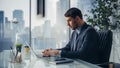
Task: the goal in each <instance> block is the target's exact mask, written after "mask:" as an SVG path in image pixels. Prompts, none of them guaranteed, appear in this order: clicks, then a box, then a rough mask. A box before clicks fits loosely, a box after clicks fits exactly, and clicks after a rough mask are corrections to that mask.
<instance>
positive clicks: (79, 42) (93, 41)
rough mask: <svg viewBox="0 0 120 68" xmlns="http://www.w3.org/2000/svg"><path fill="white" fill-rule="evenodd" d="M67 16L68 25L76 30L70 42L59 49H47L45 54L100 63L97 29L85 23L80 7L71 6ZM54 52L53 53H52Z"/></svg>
mask: <svg viewBox="0 0 120 68" xmlns="http://www.w3.org/2000/svg"><path fill="white" fill-rule="evenodd" d="M65 17H66V20H67V24H68V26H69V27H70V28H71V29H72V30H74V31H73V33H72V35H71V38H70V40H69V42H68V44H67V45H66V46H65V47H64V48H61V49H60V50H58V49H56V50H55V49H46V50H44V51H43V56H52V55H53V54H54V56H57V55H60V56H61V57H66V58H72V59H81V60H84V61H87V62H90V63H94V64H97V63H99V59H98V51H97V50H98V46H97V45H98V34H97V32H96V30H95V29H94V28H93V27H92V26H90V25H88V24H87V23H85V21H84V20H83V16H82V13H81V11H80V10H79V9H78V8H70V9H69V10H68V11H67V12H66V13H65ZM51 53H52V54H51Z"/></svg>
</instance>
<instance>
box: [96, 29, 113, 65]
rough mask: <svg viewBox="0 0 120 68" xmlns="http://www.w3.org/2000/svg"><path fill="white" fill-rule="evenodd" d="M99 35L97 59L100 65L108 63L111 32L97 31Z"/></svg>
mask: <svg viewBox="0 0 120 68" xmlns="http://www.w3.org/2000/svg"><path fill="white" fill-rule="evenodd" d="M98 35H99V43H98V45H99V58H100V63H104V62H109V57H110V53H111V47H112V35H113V34H112V31H111V30H104V31H98Z"/></svg>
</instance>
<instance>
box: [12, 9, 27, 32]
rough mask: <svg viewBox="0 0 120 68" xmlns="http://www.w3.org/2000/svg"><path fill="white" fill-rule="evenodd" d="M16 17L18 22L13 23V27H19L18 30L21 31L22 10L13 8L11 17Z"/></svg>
mask: <svg viewBox="0 0 120 68" xmlns="http://www.w3.org/2000/svg"><path fill="white" fill-rule="evenodd" d="M15 18H16V19H17V21H18V23H17V24H13V25H14V26H13V29H14V28H15V29H19V31H18V32H21V31H22V30H23V28H24V26H25V25H24V24H25V23H24V20H23V11H22V10H14V11H13V19H15Z"/></svg>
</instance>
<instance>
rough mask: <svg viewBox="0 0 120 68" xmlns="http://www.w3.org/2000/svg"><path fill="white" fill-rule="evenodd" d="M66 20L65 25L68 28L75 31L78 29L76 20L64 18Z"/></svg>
mask: <svg viewBox="0 0 120 68" xmlns="http://www.w3.org/2000/svg"><path fill="white" fill-rule="evenodd" d="M66 20H67V24H68V26H69V27H70V28H71V29H72V30H75V29H76V28H77V27H78V22H77V21H76V19H74V18H72V17H66Z"/></svg>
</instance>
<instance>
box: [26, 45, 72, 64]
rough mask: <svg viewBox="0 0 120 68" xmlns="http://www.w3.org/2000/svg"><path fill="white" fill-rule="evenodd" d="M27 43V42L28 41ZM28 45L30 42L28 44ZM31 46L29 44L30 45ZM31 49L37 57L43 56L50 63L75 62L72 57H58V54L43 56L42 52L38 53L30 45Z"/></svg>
mask: <svg viewBox="0 0 120 68" xmlns="http://www.w3.org/2000/svg"><path fill="white" fill-rule="evenodd" d="M26 44H27V43H26ZM27 45H28V44H27ZM28 46H29V45H28ZM29 48H30V50H31V51H32V52H33V54H34V55H35V56H36V57H37V58H42V59H44V60H47V61H48V62H49V63H51V64H63V63H71V62H73V60H72V59H69V58H62V57H58V56H52V57H43V56H42V54H41V55H40V53H39V54H37V53H36V52H35V51H34V50H33V48H32V47H31V46H29Z"/></svg>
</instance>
